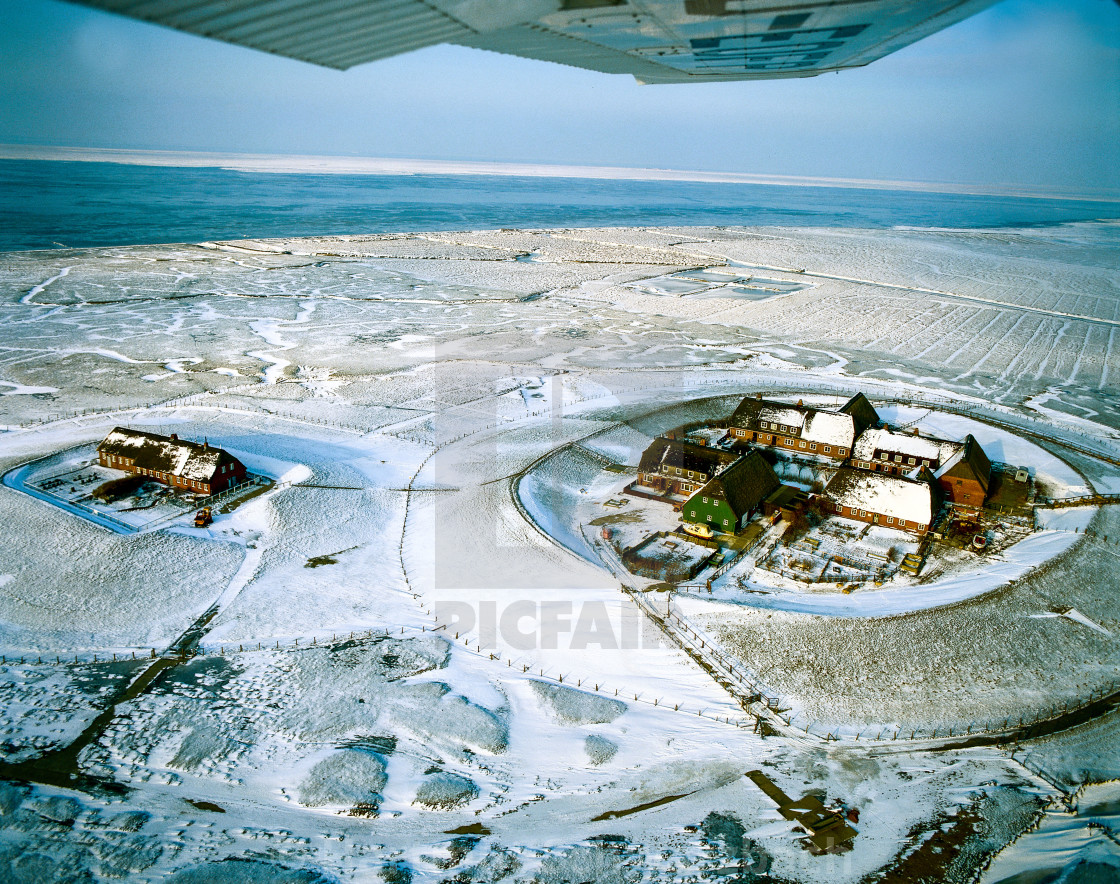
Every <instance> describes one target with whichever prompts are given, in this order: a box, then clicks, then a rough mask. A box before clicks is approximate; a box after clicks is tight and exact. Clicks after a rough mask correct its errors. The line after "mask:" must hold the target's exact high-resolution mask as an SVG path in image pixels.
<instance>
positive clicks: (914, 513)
mask: <svg viewBox="0 0 1120 884" xmlns="http://www.w3.org/2000/svg"><path fill="white" fill-rule="evenodd" d="M825 494H826V495H827V496H828V498H829V499H830V500H832V501H833V502H834V503H837V504H839V505H840V506H846V507H855V508H856V509H861V510H866V511H867V512H869V513H879V515H882V516H893V517H894V518H896V519H905V520H906V521H907V522H913V523H916V524H918V525H928V524H929V523H930V520H931V519H932V518H933V490H932V489H931V488H930V487H929V485H928V484H926V483H925V482H918V481H915V480H913V479H904V478H903V477H902V476H891V475H889V474H887V473H873V472H870V471H868V470H855V469H851V468H844V469H841V470H837V472H836V475H835V476H833V478H832V480H831V481H830V482H829V483H828V485H827V486H826V487H825Z"/></svg>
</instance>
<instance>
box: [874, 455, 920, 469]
mask: <svg viewBox="0 0 1120 884" xmlns="http://www.w3.org/2000/svg"><path fill="white" fill-rule="evenodd" d="M879 459H880V460H890V459H891V456H890V454H889V453H888V452H886V451H880V452H879ZM894 462H895V463H902V455H901V454H896V455H895V456H894ZM906 462H907V463H908V464H909V465H910V466H912V467H913V466H917V461H916V460H915V459H914V458H912V457H908V458H906ZM929 465H930V461H929V459H928V458H922V466H923V467H928V466H929Z"/></svg>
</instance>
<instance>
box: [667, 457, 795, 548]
mask: <svg viewBox="0 0 1120 884" xmlns="http://www.w3.org/2000/svg"><path fill="white" fill-rule="evenodd" d="M779 485H781V482H780V481H778V477H777V475H775V473H774V470H773V469H772V468H771V466H770V464H769V463H767V462H766V458H764V457H763V456H762V455H761V454H759V453H758V452H757V451H751V452H749V453H748V454H746V455H744V456H743V457H741V458H739V459H738V460H737V461H735V463H733V464H732V465H731V466H729V467H728V468H727V469H725V470H724V471H723V472H722V473H720V474H719V475H718V476H716V477H715V478H714V479H712V480H711V481H709V482H708V483H707V484H706V485H704V487H703V488H701V489H700V490H699V491H697V492H696V493H695V494H693V495H692V497H690V498H689V499H688V500H687V501H685V504H684V506H682V507H681V516H682V517H683V519H684V520H685V521H686V522H696V523H699V524H701V525H708V526H709V527H710V528H712V529H713V530H715V531H723V532H726V533H728V534H734V533H735V532H737V531H738V530H739V529H740V528H742V527H743V525H744V524H746V521H747V519H748V518H750V515H751V513H752V512H754V510H755V508H756V507H758V505H759V504H760V503H762V501H764V500H765V499H766V498H767V497H768V496H769V495H770V494H772V493H773V492H774V491H776V490H777V488H778V486H779Z"/></svg>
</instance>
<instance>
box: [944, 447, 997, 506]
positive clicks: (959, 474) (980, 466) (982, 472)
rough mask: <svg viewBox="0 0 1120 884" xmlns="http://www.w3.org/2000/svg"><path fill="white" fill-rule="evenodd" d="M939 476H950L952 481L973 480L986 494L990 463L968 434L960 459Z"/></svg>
mask: <svg viewBox="0 0 1120 884" xmlns="http://www.w3.org/2000/svg"><path fill="white" fill-rule="evenodd" d="M941 475H942V476H951V477H952V478H954V479H975V480H976V481H977V482H979V483H980V487H982V488H983V489H984V492H985V493H987V491H988V482H989V481H990V480H991V476H992V462H991V461H990V460H988V455H987V454H986V453H985V451H984V449H983V448H981V447H980V443H979V442H977V441H976V438H975V437H974V436H973V435H972V434H971V433H969V434H968V435H967V436H965V437H964V451H963V452H962V453H961V456H960V459H959V460H957V462H956V463H955V464H953V465H952V466H951V467H949V469H947V470H945V471H944V472H943V473H942V474H941Z"/></svg>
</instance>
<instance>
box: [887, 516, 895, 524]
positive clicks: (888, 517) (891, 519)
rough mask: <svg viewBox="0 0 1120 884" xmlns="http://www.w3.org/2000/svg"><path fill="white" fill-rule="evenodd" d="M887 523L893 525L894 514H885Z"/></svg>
mask: <svg viewBox="0 0 1120 884" xmlns="http://www.w3.org/2000/svg"><path fill="white" fill-rule="evenodd" d="M887 524H888V525H893V524H894V516H887Z"/></svg>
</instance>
